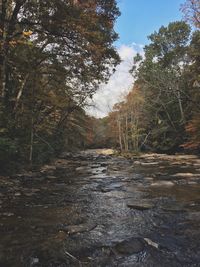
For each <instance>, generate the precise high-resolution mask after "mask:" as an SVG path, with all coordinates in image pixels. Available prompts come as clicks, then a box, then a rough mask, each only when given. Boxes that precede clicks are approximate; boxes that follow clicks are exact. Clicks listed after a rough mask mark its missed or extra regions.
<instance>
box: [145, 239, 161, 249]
mask: <svg viewBox="0 0 200 267" xmlns="http://www.w3.org/2000/svg"><path fill="white" fill-rule="evenodd" d="M144 241H146V242H147V244H148V245H149V246H152V247H154V248H158V247H159V245H158V244H157V243H156V242H153V241H152V240H151V239H149V238H144Z"/></svg>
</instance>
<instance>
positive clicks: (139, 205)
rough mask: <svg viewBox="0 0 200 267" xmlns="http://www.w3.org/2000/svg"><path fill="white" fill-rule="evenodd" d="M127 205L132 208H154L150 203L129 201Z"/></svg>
mask: <svg viewBox="0 0 200 267" xmlns="http://www.w3.org/2000/svg"><path fill="white" fill-rule="evenodd" d="M127 207H128V208H130V209H135V210H141V211H143V210H149V209H152V208H153V206H152V205H151V204H149V203H141V204H137V203H129V204H127Z"/></svg>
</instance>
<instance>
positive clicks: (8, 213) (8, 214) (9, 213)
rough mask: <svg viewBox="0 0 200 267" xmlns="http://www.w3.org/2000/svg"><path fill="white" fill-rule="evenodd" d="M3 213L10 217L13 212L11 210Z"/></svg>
mask: <svg viewBox="0 0 200 267" xmlns="http://www.w3.org/2000/svg"><path fill="white" fill-rule="evenodd" d="M3 215H4V216H7V217H11V216H14V215H15V214H14V213H12V212H4V213H3Z"/></svg>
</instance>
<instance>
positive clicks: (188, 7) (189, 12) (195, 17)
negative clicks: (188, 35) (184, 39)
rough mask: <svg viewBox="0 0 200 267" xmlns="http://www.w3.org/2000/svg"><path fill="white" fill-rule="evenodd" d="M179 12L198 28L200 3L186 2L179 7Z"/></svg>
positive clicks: (193, 0)
mask: <svg viewBox="0 0 200 267" xmlns="http://www.w3.org/2000/svg"><path fill="white" fill-rule="evenodd" d="M181 10H182V11H183V13H184V14H185V19H186V20H187V21H189V22H191V23H192V24H193V25H194V26H195V27H197V28H200V1H199V0H187V1H186V2H185V4H183V5H182V6H181Z"/></svg>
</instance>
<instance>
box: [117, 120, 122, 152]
mask: <svg viewBox="0 0 200 267" xmlns="http://www.w3.org/2000/svg"><path fill="white" fill-rule="evenodd" d="M117 124H118V137H119V145H120V150H121V151H122V150H123V146H122V136H121V122H120V118H119V116H118V119H117Z"/></svg>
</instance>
